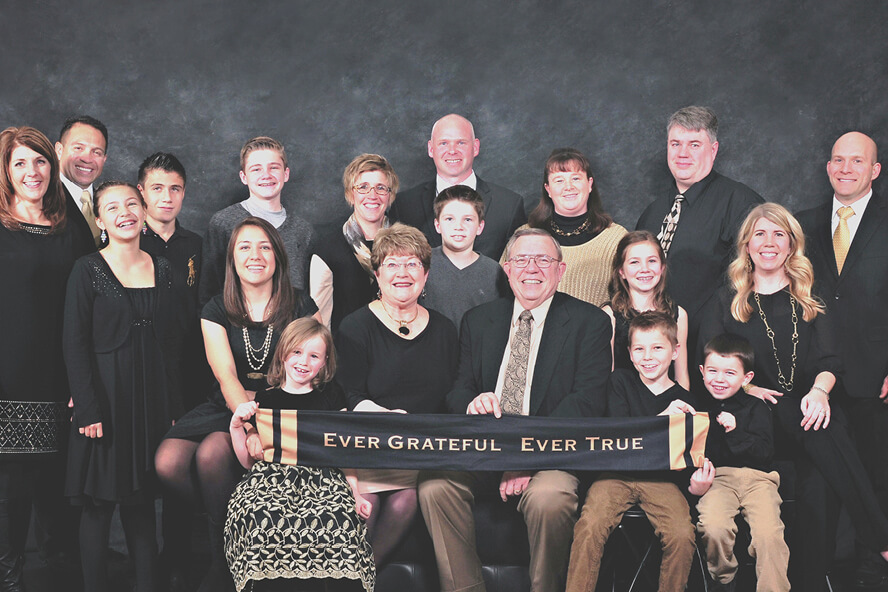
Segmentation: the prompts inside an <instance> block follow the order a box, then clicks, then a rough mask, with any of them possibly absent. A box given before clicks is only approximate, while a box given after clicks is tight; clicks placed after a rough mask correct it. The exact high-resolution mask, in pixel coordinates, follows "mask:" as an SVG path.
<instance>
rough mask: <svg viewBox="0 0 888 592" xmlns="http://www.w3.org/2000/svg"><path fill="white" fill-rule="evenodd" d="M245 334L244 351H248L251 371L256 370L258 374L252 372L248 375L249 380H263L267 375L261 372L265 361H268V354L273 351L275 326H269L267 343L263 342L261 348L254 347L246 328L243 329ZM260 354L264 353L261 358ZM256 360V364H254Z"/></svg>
mask: <svg viewBox="0 0 888 592" xmlns="http://www.w3.org/2000/svg"><path fill="white" fill-rule="evenodd" d="M243 332H244V349H246V350H247V364H248V365H249V366H250V369H252V370H255V371H256V372H250V373H249V374H247V378H251V379H261V378H265V374H263V373H262V372H259V370H261V369H262V367H263V366H264V365H265V360H267V359H268V353H269V352H270V351H271V336H272V335H274V325H273V324H270V325H268V329H266V330H265V341H263V342H262V345H260V346H259V347H253V344H252V342H251V341H250V332H249V331H248V330H247V328H246V327H244V328H243ZM259 352H262V357H261V358H260V357H259V355H258V354H259ZM254 360H255V362H256V364H255V365H254V364H253V361H254Z"/></svg>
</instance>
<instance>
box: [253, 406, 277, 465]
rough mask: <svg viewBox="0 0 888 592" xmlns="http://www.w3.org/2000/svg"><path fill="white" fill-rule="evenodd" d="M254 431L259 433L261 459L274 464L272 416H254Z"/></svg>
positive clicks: (260, 414) (267, 414)
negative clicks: (261, 446)
mask: <svg viewBox="0 0 888 592" xmlns="http://www.w3.org/2000/svg"><path fill="white" fill-rule="evenodd" d="M255 417H256V430H257V431H258V432H259V441H260V442H262V444H263V447H264V450H262V459H263V460H264V461H265V462H274V415H273V414H271V413H257V414H256V416H255Z"/></svg>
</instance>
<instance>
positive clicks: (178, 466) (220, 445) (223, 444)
mask: <svg viewBox="0 0 888 592" xmlns="http://www.w3.org/2000/svg"><path fill="white" fill-rule="evenodd" d="M154 464H155V470H156V471H157V476H158V478H159V479H160V482H161V483H162V484H163V486H164V488H165V490H166V492H168V493H170V494H172V495H174V496H177V497H179V498H180V499H183V500H186V501H188V502H189V503H191V504H192V505H194V506H195V507H200V506H203V507H204V509H205V510H206V512H207V516H208V517H209V538H210V572H209V573H208V574H207V577H206V578H205V579H204V582H203V584H201V588H200V590H213V591H215V590H224V589H231V588H232V583H231V575H230V574H229V573H228V565H227V563H226V562H225V548H224V544H223V538H222V528H223V525H224V524H225V514H226V512H227V511H228V500H229V498H231V494H232V493H233V492H234V488H235V487H237V484H238V482H239V481H240V479H241V477H242V476H243V473H244V469H243V467H241V465H240V463H239V462H238V460H237V457H236V456H235V454H234V449H233V448H232V446H231V436H230V435H228V434H227V433H225V432H213V433H211V434H209V435H208V436H206V437H205V438H204V439H203V440H202V441H201V442H192V441H191V440H182V439H178V438H167V439H166V440H164V441H163V442H161V444H160V446H159V447H158V449H157V454H156V455H155V459H154Z"/></svg>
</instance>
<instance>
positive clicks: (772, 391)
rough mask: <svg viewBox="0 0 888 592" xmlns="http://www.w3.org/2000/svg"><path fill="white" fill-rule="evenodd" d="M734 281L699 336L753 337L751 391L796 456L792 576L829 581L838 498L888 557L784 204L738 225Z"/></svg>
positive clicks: (808, 273)
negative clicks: (768, 408) (834, 395)
mask: <svg viewBox="0 0 888 592" xmlns="http://www.w3.org/2000/svg"><path fill="white" fill-rule="evenodd" d="M728 279H729V281H730V285H729V286H728V287H726V288H724V289H722V290H720V291H719V292H718V293H716V296H715V297H713V299H712V300H711V301H710V302H709V304H707V306H706V308H705V310H704V311H703V319H702V322H701V326H700V336H699V342H700V343H707V342H708V341H709V340H710V339H711V338H712V337H714V336H716V335H719V334H721V333H735V334H737V335H741V336H743V337H745V338H746V339H748V340H749V342H750V343H751V344H752V346H753V349H754V350H755V378H754V379H753V383H751V384H750V385H748V387H747V389H748V392H749V394H751V395H754V396H757V397H759V398H761V399H764V400H765V401H768V402H769V403H771V404H772V410H773V413H774V432H775V434H774V436H775V438H774V440H775V448H776V450H775V453H776V454H775V456H776V458H784V459H786V458H789V459H792V460H793V461H794V467H795V472H796V483H795V486H796V487H795V497H796V505H797V512H796V515H797V519H796V520H795V524H794V530H795V535H794V536H793V538H792V540H790V541H789V546H790V550H791V552H792V556H791V558H790V581H791V582H792V583H793V588H794V589H798V590H806V591H807V590H812V591H818V590H822V589H823V588H824V585H825V582H826V578H825V575H826V572H827V571H828V570H829V567H830V564H831V561H832V558H833V555H834V545H835V534H836V520H837V510H838V507H837V502H838V499H841V500H842V501H843V502H844V504H845V507H846V508H847V510H848V513H849V515H850V517H851V521H852V523H853V524H854V528H855V530H856V531H857V535H858V538H859V539H860V540H861V542H863V543H864V544H866V545H867V546H868V547H870V548H871V549H872V550H874V551H879V552H881V554H882V557H883V558H884V559H886V560H888V519H886V517H885V515H884V514H883V513H882V510H881V509H880V507H879V504H878V501H877V499H876V496H875V493H874V492H873V489H872V485H871V484H870V482H869V479H868V478H867V476H866V473H865V471H864V469H863V466H862V465H861V462H860V458H859V457H858V455H857V450H856V448H855V446H854V444H853V442H852V441H851V438H850V436H849V434H848V428H847V421H846V419H845V417H844V415H843V414H842V412H841V409H840V408H839V407H838V406H836V405H832V404H831V402H830V392H831V391H832V390H833V388H834V386H835V384H836V380H837V379H838V378H839V377H840V376H841V364H840V362H839V359H838V357H837V356H836V355H835V352H834V351H833V344H834V339H833V338H832V335H831V333H832V332H831V330H830V325H829V323H830V317H829V315H828V314H826V313H827V311H826V307H825V306H824V304H823V303H822V302H821V301H820V300H818V299H817V298H815V297H814V296H812V294H811V288H812V286H813V283H814V272H813V268H812V267H811V262H810V261H809V260H808V258H807V257H805V236H804V233H803V232H802V229H801V226H799V223H798V222H797V221H796V219H795V218H794V217H793V216H792V214H790V213H789V212H788V211H787V210H786V208H784V207H783V206H781V205H778V204H775V203H765V204H762V205H759V206H757V207H755V208H754V209H753V210H752V211H751V212H750V213H749V215H748V216H747V217H746V220H745V221H744V222H743V224H742V226H741V227H740V232H739V233H738V236H737V256H736V258H735V259H734V261H733V262H732V263H731V265H730V266H729V268H728Z"/></svg>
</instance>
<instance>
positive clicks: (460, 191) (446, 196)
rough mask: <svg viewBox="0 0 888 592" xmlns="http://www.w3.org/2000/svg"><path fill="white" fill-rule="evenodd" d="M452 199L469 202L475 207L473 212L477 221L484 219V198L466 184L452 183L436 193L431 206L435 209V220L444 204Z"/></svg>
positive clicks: (439, 215)
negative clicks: (476, 215)
mask: <svg viewBox="0 0 888 592" xmlns="http://www.w3.org/2000/svg"><path fill="white" fill-rule="evenodd" d="M452 201H461V202H463V203H467V204H469V205H470V206H472V207H473V208H475V213H476V214H478V221H479V222H483V221H484V198H483V197H481V194H480V193H478V192H477V191H475V190H474V189H472V188H471V187H469V186H468V185H452V186H450V187H448V188H447V189H445V190H444V191H442V192H441V193H439V194H438V196H437V197H436V198H435V203H434V204H433V206H432V207H433V208H434V210H435V219H436V220H437V219H438V218H440V217H441V210H443V209H444V206H446V205H447V204H449V203H450V202H452Z"/></svg>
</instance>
